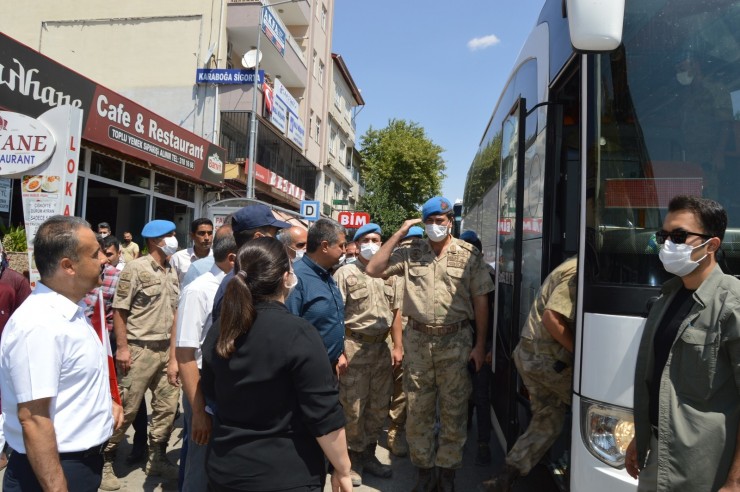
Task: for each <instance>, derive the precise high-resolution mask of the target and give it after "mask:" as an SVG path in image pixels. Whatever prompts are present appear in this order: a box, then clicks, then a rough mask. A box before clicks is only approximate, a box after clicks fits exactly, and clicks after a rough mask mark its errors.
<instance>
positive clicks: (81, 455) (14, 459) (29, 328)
mask: <svg viewBox="0 0 740 492" xmlns="http://www.w3.org/2000/svg"><path fill="white" fill-rule="evenodd" d="M34 253H35V255H34V256H35V260H36V266H37V267H38V270H39V273H40V274H41V281H40V282H39V284H38V285H37V287H36V290H35V291H34V292H33V293H32V294H31V296H29V297H28V299H27V300H26V302H24V303H23V305H21V306H20V307H19V308H18V310H16V312H15V313H14V314H13V316H12V317H11V318H10V320H9V321H8V324H7V325H6V326H5V330H4V331H3V337H2V342H1V343H0V391H1V392H2V395H3V412H4V413H5V417H6V419H5V426H4V430H5V435H6V438H7V441H8V445H9V446H10V447H11V448H12V449H13V451H14V452H13V453H12V454H11V457H10V460H9V463H8V468H7V470H6V471H5V477H4V480H3V490H6V491H27V490H42V489H43V490H67V489H73V490H79V491H90V492H94V491H96V490H97V488H98V485H100V480H101V472H102V469H103V455H102V448H103V446H104V445H105V443H106V441H107V440H108V438H109V437H110V436H111V434H112V433H113V428H114V425H115V426H120V425H121V424H122V422H123V410H122V409H121V407H120V406H119V405H117V404H116V403H115V402H113V399H112V395H111V389H110V383H109V374H108V353H107V348H106V345H105V344H104V343H103V341H102V340H101V339H100V336H99V334H97V333H96V332H95V330H94V328H93V327H92V325H91V324H90V323H89V322H88V320H87V318H86V316H85V313H84V305H83V304H81V303H80V301H82V299H83V298H84V297H85V294H86V293H87V292H88V291H90V290H91V289H93V288H94V287H96V286H97V285H99V284H100V275H101V271H102V268H103V265H104V264H105V256H103V254H102V253H101V250H100V246H99V244H98V241H97V239H96V238H95V234H94V233H93V231H92V229H91V228H90V225H89V224H88V223H87V222H85V221H84V220H83V219H80V218H78V217H68V216H55V217H51V218H50V219H48V220H47V221H46V222H44V223H43V224H42V225H41V226H40V227H39V229H38V231H37V233H36V237H35V239H34Z"/></svg>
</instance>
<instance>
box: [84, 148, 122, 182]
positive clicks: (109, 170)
mask: <svg viewBox="0 0 740 492" xmlns="http://www.w3.org/2000/svg"><path fill="white" fill-rule="evenodd" d="M90 172H91V173H92V174H95V175H97V176H101V177H103V178H108V179H112V180H114V181H120V180H121V173H122V172H123V163H122V162H121V161H119V160H118V159H114V158H112V157H108V156H106V155H103V154H98V153H97V152H92V157H91V159H90Z"/></svg>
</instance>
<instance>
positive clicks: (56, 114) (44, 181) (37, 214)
mask: <svg viewBox="0 0 740 492" xmlns="http://www.w3.org/2000/svg"><path fill="white" fill-rule="evenodd" d="M38 119H39V121H41V122H42V123H44V125H45V126H46V127H47V128H48V129H49V130H50V132H51V133H52V135H53V136H54V139H55V140H56V142H58V145H57V147H56V150H55V151H54V152H53V154H52V155H51V157H50V159H47V161H46V163H44V164H42V165H41V166H37V167H35V168H33V169H32V170H31V171H29V172H27V173H21V174H17V175H14V177H17V178H20V179H21V198H22V202H23V218H24V222H25V225H26V241H27V245H28V261H29V265H30V268H29V274H30V280H31V286H32V287H33V286H35V284H36V282H37V281H38V279H39V273H38V269H37V268H36V264H35V263H34V261H33V240H34V238H35V237H36V231H37V230H38V228H39V226H40V225H41V224H42V223H43V222H44V221H46V220H47V219H48V218H49V217H52V216H54V215H74V214H75V198H76V197H77V174H78V171H79V163H80V136H81V134H82V110H81V109H78V108H75V107H73V106H58V107H55V108H53V109H50V110H49V111H47V112H46V113H44V114H42V115H41V116H39V118H38Z"/></svg>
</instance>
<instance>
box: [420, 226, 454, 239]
mask: <svg viewBox="0 0 740 492" xmlns="http://www.w3.org/2000/svg"><path fill="white" fill-rule="evenodd" d="M424 230H425V231H426V233H427V236H428V237H429V239H430V240H431V241H434V242H435V243H438V242H440V241H444V240H445V238H447V235H448V234H449V233H450V230H449V226H446V225H438V224H427V225H426V226H424Z"/></svg>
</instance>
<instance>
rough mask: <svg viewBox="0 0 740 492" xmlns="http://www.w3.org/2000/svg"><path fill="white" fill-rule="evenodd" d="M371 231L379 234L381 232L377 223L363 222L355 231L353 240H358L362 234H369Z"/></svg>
mask: <svg viewBox="0 0 740 492" xmlns="http://www.w3.org/2000/svg"><path fill="white" fill-rule="evenodd" d="M371 233H375V234H380V235H382V234H383V232H382V231H381V230H380V226H379V225H378V224H373V223H372V222H370V223H369V224H365V225H364V226H362V227H360V228H359V229H357V232H355V237H354V239H353V241H359V240H360V238H361V237H362V236H364V235H365V234H371Z"/></svg>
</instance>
